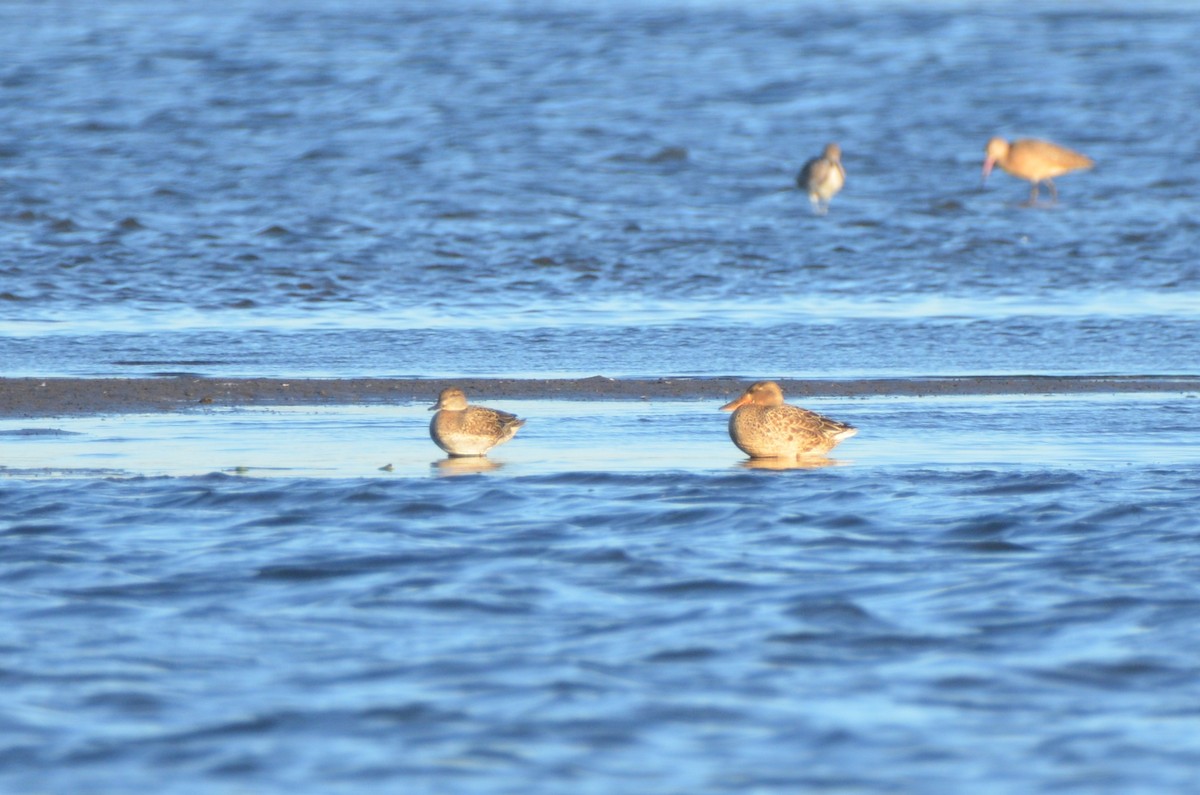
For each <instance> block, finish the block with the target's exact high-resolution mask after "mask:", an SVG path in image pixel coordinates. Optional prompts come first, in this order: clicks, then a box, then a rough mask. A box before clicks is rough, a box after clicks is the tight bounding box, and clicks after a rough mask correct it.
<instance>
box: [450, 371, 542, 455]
mask: <svg viewBox="0 0 1200 795" xmlns="http://www.w3.org/2000/svg"><path fill="white" fill-rule="evenodd" d="M429 410H430V411H436V412H437V414H434V415H433V420H432V421H431V422H430V423H429V435H430V436H431V437H432V438H433V441H434V443H435V444H436V445H437V446H438V447H440V448H442V449H443V450H445V451H446V452H447V453H449V454H450V455H452V456H455V457H458V456H473V455H486V454H487V451H488V450H491V449H492V448H493V447H495V446H496V445H498V444H504V443H505V442H507V441H508V440H509V439H511V438H513V435H514V434H516V432H517V429H519V428H520V427H521V426H522V425H524V424H525V420H522V419H518V418H517V417H516V415H514V414H509V413H508V412H507V411H499V410H497V409H489V408H487V407H486V406H469V405H467V396H466V394H464V393H463V391H462V390H461V389H459V388H458V387H456V386H450V387H446V388H445V389H443V390H442V393H441V394H440V395H438V401H437V403H435V404H433V405H432V406H430V407H429Z"/></svg>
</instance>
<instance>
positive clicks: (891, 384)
mask: <svg viewBox="0 0 1200 795" xmlns="http://www.w3.org/2000/svg"><path fill="white" fill-rule="evenodd" d="M763 377H764V378H765V377H769V376H763ZM753 380H755V379H752V378H743V377H733V376H727V377H705V378H700V377H695V378H693V377H670V376H664V377H661V378H608V377H605V376H592V377H590V378H328V379H323V378H206V377H197V376H191V375H187V376H166V377H142V378H0V417H52V416H78V415H92V414H131V413H146V412H159V411H188V410H195V409H198V408H199V409H203V408H205V407H229V408H235V407H253V406H306V405H312V406H336V405H370V404H386V403H395V404H403V405H410V404H413V403H430V404H432V403H433V401H434V400H435V399H436V397H437V394H438V392H440V391H441V390H442V389H443V388H445V387H446V386H450V385H456V386H459V387H462V388H463V389H464V390H465V391H466V392H467V395H468V396H469V397H470V398H471V399H472V400H477V401H486V400H503V399H512V400H539V399H546V400H556V399H557V400H714V401H715V400H720V401H726V400H729V399H731V398H732V397H734V396H736V395H738V394H739V393H740V392H741V391H742V390H743V389H745V388H746V386H747V385H748V384H749V383H750V382H751V381H753ZM777 380H778V381H779V383H780V385H781V386H782V387H783V389H784V393H785V394H786V395H787V396H788V399H789V400H790V401H792V402H797V403H801V402H803V398H804V397H806V396H816V397H847V398H854V397H872V396H888V395H891V396H909V397H922V396H929V397H935V396H951V395H1012V396H1016V395H1052V394H1079V393H1097V394H1100V393H1130V392H1144V393H1145V392H1183V393H1187V392H1200V376H1196V375H1162V376H1154V375H1140V376H1054V375H999V376H991V375H987V376H955V377H932V378H851V379H777Z"/></svg>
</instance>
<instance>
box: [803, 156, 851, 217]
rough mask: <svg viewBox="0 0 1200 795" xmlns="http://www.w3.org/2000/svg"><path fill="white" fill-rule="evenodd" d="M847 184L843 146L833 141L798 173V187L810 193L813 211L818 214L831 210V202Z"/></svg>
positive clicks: (809, 198)
mask: <svg viewBox="0 0 1200 795" xmlns="http://www.w3.org/2000/svg"><path fill="white" fill-rule="evenodd" d="M845 184H846V169H845V168H843V167H842V148H841V147H840V146H838V145H837V144H832V143H831V144H827V145H826V146H825V152H824V154H822V155H821V156H820V157H814V158H812V159H811V160H809V161H808V162H807V163H805V164H804V167H803V168H801V169H800V173H799V174H797V175H796V187H798V188H799V189H800V190H802V191H804V192H805V193H807V194H808V200H809V201H810V202H811V203H812V208H813V212H814V213H815V214H817V215H825V214H826V213H827V212H829V202H830V201H831V200H832V199H833V197H834V196H835V195H836V194H837V192H838V191H840V190H841V189H842V186H843V185H845Z"/></svg>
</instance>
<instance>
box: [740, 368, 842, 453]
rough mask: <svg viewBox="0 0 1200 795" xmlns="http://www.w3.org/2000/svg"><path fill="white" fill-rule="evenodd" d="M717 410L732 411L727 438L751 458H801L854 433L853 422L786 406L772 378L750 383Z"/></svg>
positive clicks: (825, 449)
mask: <svg viewBox="0 0 1200 795" xmlns="http://www.w3.org/2000/svg"><path fill="white" fill-rule="evenodd" d="M721 411H732V412H733V416H731V417H730V418H729V438H730V439H733V443H734V444H736V445H737V446H738V448H739V449H740V450H741V451H742V452H743V453H745V454H746V455H748V456H750V457H751V458H802V457H804V456H819V455H824V454H825V453H828V452H829V451H830V450H832V449H833V448H834V446H835V445H837V443H838V442H840V441H842V440H843V439H849V438H850V437H851V436H853V435H854V434H856V433H858V429H857V428H855V427H854V426H853V425H847V424H846V423H844V422H838V421H837V420H831V419H829V418H828V417H824V416H822V415H820V414H818V413H816V412H815V411H809V410H808V409H802V408H800V407H799V406H789V405H788V404H786V403H784V402H783V390H782V389H780V388H779V384H777V383H775V382H774V381H759V382H758V383H755V384H751V385H750V388H749V389H747V390H746V391H745V392H743V393H742V396H741V397H739V398H738V399H737V400H734V401H731V402H729V403H726V404H725V405H724V406H722V407H721Z"/></svg>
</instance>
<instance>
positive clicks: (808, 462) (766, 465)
mask: <svg viewBox="0 0 1200 795" xmlns="http://www.w3.org/2000/svg"><path fill="white" fill-rule="evenodd" d="M847 463H849V462H847V461H840V460H838V459H836V458H826V457H825V456H805V457H802V458H747V459H746V460H744V461H742V462H741V465H742V466H744V467H745V468H746V469H822V468H824V467H840V466H845V465H846V464H847Z"/></svg>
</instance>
